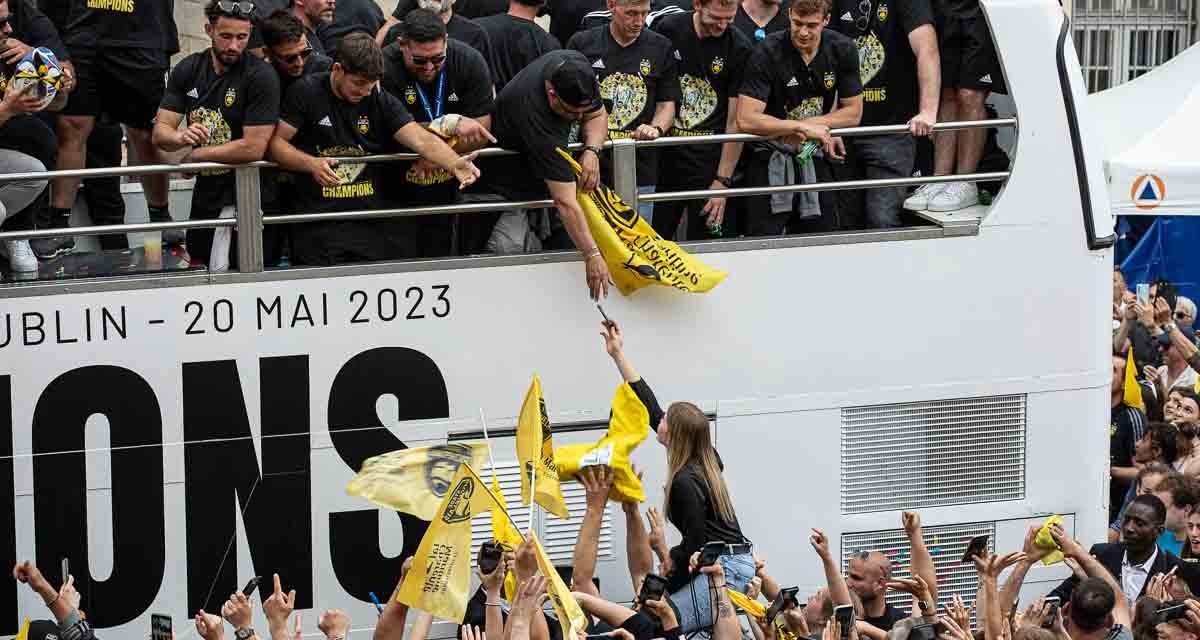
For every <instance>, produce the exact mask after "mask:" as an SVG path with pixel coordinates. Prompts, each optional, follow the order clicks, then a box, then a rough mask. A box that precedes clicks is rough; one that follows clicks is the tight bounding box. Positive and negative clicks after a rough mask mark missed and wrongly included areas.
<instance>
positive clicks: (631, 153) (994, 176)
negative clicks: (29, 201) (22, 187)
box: [0, 118, 1017, 273]
mask: <svg viewBox="0 0 1200 640" xmlns="http://www.w3.org/2000/svg"><path fill="white" fill-rule="evenodd" d="M1016 126H1017V119H1016V118H1000V119H994V120H971V121H963V122H946V123H938V124H936V125H934V127H933V129H934V131H959V130H966V129H987V128H993V127H995V128H1016ZM907 132H908V127H907V125H886V126H878V127H849V128H844V129H834V130H833V131H831V133H832V135H834V136H840V137H855V136H872V135H892V134H902V133H907ZM767 139H768V138H765V137H762V136H755V135H750V134H743V133H734V134H717V135H710V136H679V137H662V138H658V139H657V140H645V141H635V140H631V139H619V140H610V141H607V142H605V143H604V146H605V147H606V148H611V149H612V156H613V161H612V166H613V183H614V184H613V185H612V186H613V189H614V190H615V191H616V192H617V194H618V195H620V196H621V198H622V199H623V200H624V201H625V202H626V204H628V205H629V206H631V207H635V208H636V206H637V204H638V202H639V201H644V202H666V201H671V200H701V199H706V198H710V197H712V196H715V195H720V196H725V197H741V196H753V195H766V194H776V193H798V192H812V191H840V190H848V189H873V188H883V187H898V186H915V185H921V184H930V183H940V182H958V181H962V182H988V181H998V180H1004V179H1007V178H1008V177H1009V172H1007V171H995V172H986V173H972V174H966V175H950V176H929V177H920V178H895V179H883V180H853V181H844V182H825V183H815V184H795V185H784V186H774V187H742V188H732V189H721V190H709V189H701V190H692V191H674V192H662V193H653V194H646V195H641V196H639V195H638V190H637V154H636V150H637V149H638V148H639V147H640V148H648V147H669V146H685V145H697V144H721V143H726V142H760V141H764V140H767ZM581 146H582V145H579V144H574V145H570V147H569V148H571V149H579V148H581ZM510 155H519V154H518V153H517V152H515V151H511V150H508V149H499V148H488V149H482V150H480V151H479V156H480V157H484V158H487V157H497V156H510ZM419 157H420V156H418V155H417V154H415V153H395V154H386V155H375V156H363V157H346V158H336V159H337V160H338V161H339V162H347V163H374V162H395V161H410V160H416V159H418V158H419ZM271 168H278V165H276V164H275V163H272V162H267V161H259V162H252V163H249V164H244V165H227V164H220V163H215V162H200V163H190V164H178V165H172V164H156V165H139V166H129V167H114V168H104V169H72V170H65V171H44V172H35V173H8V174H0V184H4V183H8V182H14V181H28V180H48V179H52V178H60V177H62V178H66V177H77V178H99V177H112V176H143V175H154V174H162V173H177V172H178V173H195V172H200V171H205V170H212V169H229V170H232V171H233V172H234V179H235V182H236V194H237V203H236V211H237V215H236V217H234V218H217V219H210V220H186V221H175V222H148V223H135V224H121V225H96V226H87V227H73V228H70V229H39V230H30V231H6V232H0V240H25V239H31V238H47V237H53V236H62V235H80V236H96V235H106V234H113V233H138V232H154V231H167V230H176V229H205V228H207V229H216V228H234V229H237V232H238V265H239V271H241V272H243V273H253V272H261V271H263V270H264V264H263V254H262V229H263V225H264V224H272V225H274V224H298V223H305V222H328V221H337V220H357V219H366V218H387V217H404V216H418V215H447V214H461V213H467V214H470V213H486V212H496V211H511V210H515V209H535V208H541V207H550V206H553V201H552V200H527V201H518V202H511V201H509V202H487V203H475V204H456V205H437V206H423V207H406V208H398V209H377V210H369V211H338V212H329V213H298V214H288V215H281V216H263V214H262V210H261V204H262V196H261V192H260V182H259V172H260V171H261V170H262V169H271Z"/></svg>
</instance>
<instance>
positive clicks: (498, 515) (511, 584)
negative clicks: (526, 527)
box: [492, 469, 525, 602]
mask: <svg viewBox="0 0 1200 640" xmlns="http://www.w3.org/2000/svg"><path fill="white" fill-rule="evenodd" d="M492 493H494V494H495V495H496V500H498V502H497V503H496V504H493V505H492V539H493V540H495V541H496V543H497V544H499V545H501V546H502V547H503V548H504V549H505V550H506V551H516V550H517V547H519V546H521V543H522V542H524V541H525V539H524V538H522V537H521V532H519V531H517V529H516V527H513V525H512V522H511V521H510V520H509V519H508V512H507V511H506V510H505V508H504V507H502V506H501V505H507V504H508V499H507V498H505V497H504V490H503V489H501V488H500V482H499V481H497V480H496V470H495V469H493V470H492ZM516 595H517V578H516V576H514V575H513V572H512V568H511V567H510V568H509V571H508V573H507V574H505V576H504V597H505V598H506V599H508V601H509V602H512V601H513V598H515V597H516Z"/></svg>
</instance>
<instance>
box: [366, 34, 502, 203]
mask: <svg viewBox="0 0 1200 640" xmlns="http://www.w3.org/2000/svg"><path fill="white" fill-rule="evenodd" d="M383 54H384V74H383V88H384V90H385V91H387V92H388V93H390V94H392V96H394V97H396V98H398V99H399V100H400V101H402V102H403V103H404V106H405V107H406V108H407V109H408V111H409V113H411V114H412V117H413V119H415V120H416V121H417V122H420V123H421V124H426V123H428V122H430V121H432V120H433V119H434V118H436V117H438V116H442V115H445V114H448V113H457V114H459V115H462V116H467V117H469V118H479V117H482V116H485V115H488V114H490V113H491V112H492V106H493V103H494V99H493V97H492V78H491V75H490V74H489V72H488V68H487V63H486V62H484V61H483V56H482V55H480V53H479V52H478V51H476V50H474V49H472V48H471V47H468V46H467V45H465V44H463V43H461V42H458V41H457V40H448V44H447V46H446V63H445V65H444V66H443V67H442V73H441V75H440V76H439V77H438V78H437V79H435V80H434V81H433V82H432V83H429V84H422V83H420V82H419V81H417V79H416V77H414V76H413V75H411V74H410V73H409V72H408V69H406V68H405V66H404V52H403V51H402V50H401V49H400V45H399V44H398V43H397V44H391V45H388V46H387V47H386V48H385V49H384V50H383ZM439 93H440V100H439ZM397 166H398V167H399V166H401V165H397ZM408 166H409V165H408V164H407V163H406V164H405V165H403V169H402V170H403V171H407V170H408ZM439 177H440V178H441V179H439V180H438V181H437V182H435V183H434V184H429V185H423V186H424V187H429V188H430V189H432V190H435V191H436V193H433V192H426V190H425V189H424V188H421V185H412V184H406V185H405V187H404V188H405V189H407V190H409V192H410V195H411V196H412V197H413V198H415V199H417V200H418V201H421V202H434V201H442V200H445V199H446V196H448V195H449V196H453V192H454V190H456V189H457V188H458V186H457V184H456V183H455V182H454V178H453V176H451V175H450V174H449V173H448V172H446V173H442V174H441V175H440V176H439ZM405 182H406V183H408V181H407V179H405Z"/></svg>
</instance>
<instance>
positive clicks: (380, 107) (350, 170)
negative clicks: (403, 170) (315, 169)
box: [280, 73, 412, 211]
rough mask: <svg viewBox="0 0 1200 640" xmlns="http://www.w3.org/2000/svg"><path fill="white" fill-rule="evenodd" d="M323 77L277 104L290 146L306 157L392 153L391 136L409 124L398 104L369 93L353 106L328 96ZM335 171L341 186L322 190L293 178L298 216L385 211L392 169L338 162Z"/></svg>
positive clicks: (299, 85) (308, 179)
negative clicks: (292, 129)
mask: <svg viewBox="0 0 1200 640" xmlns="http://www.w3.org/2000/svg"><path fill="white" fill-rule="evenodd" d="M330 82H331V81H330V74H329V73H315V74H313V75H311V76H305V77H304V78H302V79H300V80H299V81H297V82H296V83H295V84H294V85H292V88H291V89H290V90H288V93H287V97H286V98H284V101H283V109H282V110H281V114H280V119H281V120H283V121H284V122H286V123H288V124H290V125H291V126H293V127H295V128H296V135H295V136H294V137H293V138H292V141H291V142H292V145H293V146H295V147H296V148H297V149H299V150H300V151H303V152H304V153H307V154H309V155H312V156H319V157H330V156H367V155H375V154H383V153H395V152H397V150H398V148H399V147H400V145H399V144H398V143H397V142H396V132H397V131H399V130H400V128H401V127H403V126H404V125H406V124H408V123H410V122H412V116H411V115H409V113H408V110H407V109H405V108H404V104H403V103H401V102H400V101H399V100H397V99H396V98H395V97H393V96H392V94H390V93H388V92H386V91H380V90H379V89H374V90H372V91H371V94H370V95H368V96H367V97H365V98H363V99H362V100H361V101H360V102H359V103H358V104H351V103H349V102H346V101H344V100H342V99H341V98H338V97H337V96H336V95H334V93H333V86H332V85H331V83H330ZM335 171H337V173H338V176H339V177H341V178H342V184H340V185H338V186H335V187H322V186H321V185H319V184H317V183H316V182H315V181H314V180H313V179H312V176H308V175H294V176H293V181H294V182H295V185H296V189H295V191H294V193H293V197H294V199H295V202H296V206H297V208H298V209H299V210H300V211H348V210H355V209H379V208H383V207H385V206H386V198H385V197H384V190H383V189H384V183H385V181H386V180H388V179H391V174H392V172H394V171H395V167H391V168H389V166H388V165H387V164H385V163H379V162H374V163H369V164H356V163H351V162H344V163H342V164H339V165H338V166H337V167H336V168H335Z"/></svg>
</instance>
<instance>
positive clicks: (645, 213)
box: [637, 184, 655, 225]
mask: <svg viewBox="0 0 1200 640" xmlns="http://www.w3.org/2000/svg"><path fill="white" fill-rule="evenodd" d="M654 189H655V185H652V184H647V185H643V186H640V187H638V196H644V195H646V194H648V193H654ZM637 210H638V215H639V216H641V217H642V220H645V221H646V224H649V225H653V224H654V203H653V202H641V201H639V202H638V208H637Z"/></svg>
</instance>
